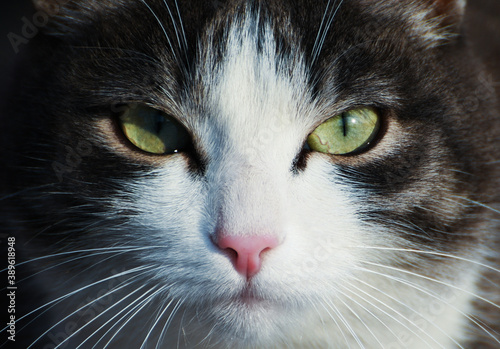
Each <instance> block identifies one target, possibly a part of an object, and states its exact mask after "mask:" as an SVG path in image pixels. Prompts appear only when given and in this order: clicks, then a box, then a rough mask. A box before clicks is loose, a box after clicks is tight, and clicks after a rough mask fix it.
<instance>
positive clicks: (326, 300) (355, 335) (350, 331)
mask: <svg viewBox="0 0 500 349" xmlns="http://www.w3.org/2000/svg"><path fill="white" fill-rule="evenodd" d="M323 301H324V302H325V304H326V305H328V307H329V308H330V309H332V310H333V312H334V313H335V314H336V315H337V316H338V318H339V320H340V322H342V323H343V324H344V326H345V327H346V328H347V330H348V331H349V333H350V334H351V335H352V337H353V338H354V340H355V341H356V343H358V345H359V347H360V348H363V349H364V348H365V346H364V345H363V343H361V340H360V339H359V337H358V335H357V334H356V332H355V331H354V330H353V328H352V326H351V325H350V324H349V322H348V321H347V320H346V319H345V317H344V316H343V315H342V313H341V312H340V311H339V310H338V308H337V307H336V306H335V304H333V302H332V301H331V300H329V299H323ZM339 328H340V327H339ZM341 331H342V330H341ZM344 338H345V339H346V342H347V344H348V346H349V348H350V347H351V346H350V345H349V341H348V340H347V337H345V336H344Z"/></svg>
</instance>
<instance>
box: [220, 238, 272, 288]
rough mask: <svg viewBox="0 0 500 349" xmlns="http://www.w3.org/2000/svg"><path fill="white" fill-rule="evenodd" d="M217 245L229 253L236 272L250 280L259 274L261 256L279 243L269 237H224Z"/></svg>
mask: <svg viewBox="0 0 500 349" xmlns="http://www.w3.org/2000/svg"><path fill="white" fill-rule="evenodd" d="M217 245H218V246H219V247H220V248H221V249H222V250H225V251H228V252H230V253H231V259H232V262H233V265H234V268H235V269H236V271H237V272H238V273H240V274H241V275H243V276H245V277H246V278H250V277H252V276H254V275H255V274H257V273H258V272H259V270H260V267H261V265H262V254H263V253H264V252H265V251H267V250H270V249H272V248H275V247H276V246H278V245H279V241H278V239H277V238H275V237H271V236H224V237H221V238H220V239H219V240H218V243H217Z"/></svg>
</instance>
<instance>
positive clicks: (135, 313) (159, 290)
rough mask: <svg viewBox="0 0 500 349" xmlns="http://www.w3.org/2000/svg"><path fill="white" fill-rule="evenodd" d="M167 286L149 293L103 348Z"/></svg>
mask: <svg viewBox="0 0 500 349" xmlns="http://www.w3.org/2000/svg"><path fill="white" fill-rule="evenodd" d="M166 288H167V287H166V286H163V287H160V288H159V289H157V290H156V291H155V292H154V293H153V294H151V295H149V296H148V297H147V298H146V299H144V300H143V301H142V302H141V303H143V304H142V305H140V307H139V309H137V310H136V311H135V312H134V313H133V314H132V315H131V316H130V317H129V318H128V319H127V320H126V321H125V322H124V323H123V324H122V325H121V326H120V328H118V330H116V332H115V333H114V334H113V336H112V337H111V338H110V339H109V340H108V342H107V343H106V344H105V345H104V347H103V349H105V348H107V347H108V345H109V344H110V343H111V342H112V341H113V339H114V338H115V337H116V336H117V335H118V333H120V331H121V330H122V329H123V328H124V327H125V326H126V325H127V324H128V323H129V322H130V321H131V320H132V319H133V318H134V317H135V316H136V315H137V314H139V312H140V311H141V310H142V309H144V308H145V307H146V306H147V305H148V304H149V302H150V301H151V299H153V298H154V297H155V296H156V295H157V294H158V293H160V292H163V291H164V290H165V289H166ZM138 306H139V305H138Z"/></svg>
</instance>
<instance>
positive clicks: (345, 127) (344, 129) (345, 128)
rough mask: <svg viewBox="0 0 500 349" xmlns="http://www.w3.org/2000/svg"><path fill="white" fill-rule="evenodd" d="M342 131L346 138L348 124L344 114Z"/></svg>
mask: <svg viewBox="0 0 500 349" xmlns="http://www.w3.org/2000/svg"><path fill="white" fill-rule="evenodd" d="M342 130H343V132H344V137H347V123H346V122H345V114H344V113H342Z"/></svg>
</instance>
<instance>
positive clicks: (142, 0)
mask: <svg viewBox="0 0 500 349" xmlns="http://www.w3.org/2000/svg"><path fill="white" fill-rule="evenodd" d="M140 1H141V2H142V3H143V4H144V5H145V6H146V7H147V8H148V9H149V11H150V12H151V14H152V15H153V16H154V18H155V19H156V21H157V22H158V24H159V25H160V27H161V30H162V31H163V33H164V34H165V38H166V39H167V42H168V45H169V46H170V50H171V51H172V55H173V57H174V59H175V61H178V59H177V54H176V53H175V49H174V46H173V45H172V42H171V41H170V38H169V36H168V34H167V30H166V29H165V26H164V25H163V23H162V22H161V21H160V19H159V18H158V16H157V15H156V13H155V12H154V11H153V9H152V8H151V6H149V5H148V3H147V2H146V0H140Z"/></svg>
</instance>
